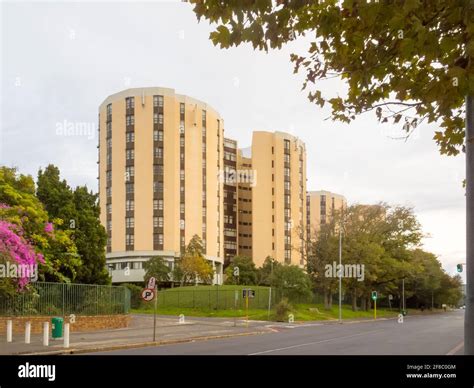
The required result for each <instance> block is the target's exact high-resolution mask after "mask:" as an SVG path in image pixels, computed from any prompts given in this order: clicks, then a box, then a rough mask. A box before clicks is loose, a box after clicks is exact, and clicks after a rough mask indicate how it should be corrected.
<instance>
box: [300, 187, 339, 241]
mask: <svg viewBox="0 0 474 388" xmlns="http://www.w3.org/2000/svg"><path fill="white" fill-rule="evenodd" d="M345 208H347V201H346V198H345V197H344V196H343V195H341V194H336V193H332V192H330V191H326V190H320V191H308V193H307V195H306V213H307V215H308V217H307V222H306V233H307V236H309V237H310V239H316V238H317V234H318V233H319V231H320V230H321V225H324V224H326V223H329V222H331V220H332V217H333V215H334V213H335V212H336V211H340V210H343V209H345Z"/></svg>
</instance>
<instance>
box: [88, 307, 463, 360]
mask: <svg viewBox="0 0 474 388" xmlns="http://www.w3.org/2000/svg"><path fill="white" fill-rule="evenodd" d="M463 328H464V311H463V310H458V311H454V312H448V313H444V314H432V315H428V314H427V315H422V316H413V317H405V320H404V322H403V323H398V322H397V320H394V319H388V320H377V321H367V322H357V323H347V324H342V325H340V324H337V323H336V324H334V323H332V324H321V323H311V324H306V325H295V326H294V327H289V326H288V327H287V326H281V325H279V326H277V325H275V326H274V332H272V333H269V334H262V335H251V336H244V337H236V338H228V339H220V340H207V341H196V342H190V343H182V344H175V345H164V346H157V347H147V348H139V349H126V350H118V351H111V352H103V353H100V354H110V355H112V354H113V355H125V354H126V355H267V354H268V355H391V354H393V355H446V354H463ZM94 354H99V353H94Z"/></svg>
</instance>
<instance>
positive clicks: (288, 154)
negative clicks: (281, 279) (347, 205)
mask: <svg viewBox="0 0 474 388" xmlns="http://www.w3.org/2000/svg"><path fill="white" fill-rule="evenodd" d="M251 160H252V162H251V163H252V169H253V170H254V171H255V172H256V176H257V180H256V182H255V185H254V187H253V188H252V241H253V243H252V258H253V261H254V262H255V264H256V265H257V266H260V265H262V263H263V262H264V260H265V258H266V257H267V256H271V257H273V258H274V259H275V260H277V261H279V262H282V263H286V264H294V265H303V264H304V262H303V257H304V252H303V251H304V245H305V236H304V234H305V230H306V206H305V201H306V150H305V145H304V143H303V142H302V141H301V140H299V139H298V138H296V137H294V136H292V135H290V134H287V133H283V132H264V131H257V132H254V133H253V137H252V159H251ZM239 214H240V213H239Z"/></svg>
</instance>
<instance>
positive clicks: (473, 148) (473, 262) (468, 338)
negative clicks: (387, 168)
mask: <svg viewBox="0 0 474 388" xmlns="http://www.w3.org/2000/svg"><path fill="white" fill-rule="evenodd" d="M471 60H472V58H471ZM473 185H474V96H467V97H466V312H465V315H464V354H466V355H473V354H474V284H473V282H474V186H473Z"/></svg>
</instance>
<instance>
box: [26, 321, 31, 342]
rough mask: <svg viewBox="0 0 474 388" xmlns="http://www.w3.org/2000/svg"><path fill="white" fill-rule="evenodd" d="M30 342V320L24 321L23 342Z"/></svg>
mask: <svg viewBox="0 0 474 388" xmlns="http://www.w3.org/2000/svg"><path fill="white" fill-rule="evenodd" d="M30 342H31V322H26V323H25V344H29V343H30Z"/></svg>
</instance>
